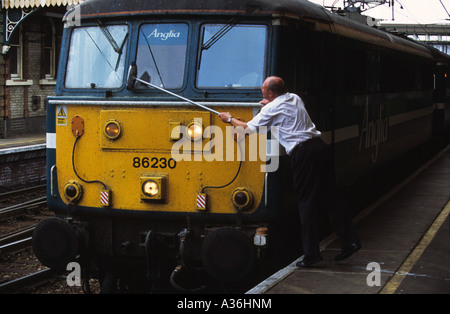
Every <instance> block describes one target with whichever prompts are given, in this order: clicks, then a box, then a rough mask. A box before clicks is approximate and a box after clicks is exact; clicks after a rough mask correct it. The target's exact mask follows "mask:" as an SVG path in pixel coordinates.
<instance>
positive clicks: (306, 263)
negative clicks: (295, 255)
mask: <svg viewBox="0 0 450 314" xmlns="http://www.w3.org/2000/svg"><path fill="white" fill-rule="evenodd" d="M321 260H322V256H320V255H317V256H308V255H303V259H302V260H301V261H300V262H297V264H296V265H297V267H300V268H305V267H310V266H311V265H313V264H315V263H317V262H320V261H321Z"/></svg>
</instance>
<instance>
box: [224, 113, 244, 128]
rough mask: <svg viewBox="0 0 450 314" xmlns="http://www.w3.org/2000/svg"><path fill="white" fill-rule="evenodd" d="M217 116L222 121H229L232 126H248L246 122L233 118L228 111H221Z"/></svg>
mask: <svg viewBox="0 0 450 314" xmlns="http://www.w3.org/2000/svg"><path fill="white" fill-rule="evenodd" d="M219 118H220V119H222V121H223V122H226V123H230V124H231V125H232V126H240V127H242V128H244V130H245V129H247V127H248V126H247V122H245V121H242V120H238V119H236V118H233V117H232V116H231V113H229V112H221V113H220V114H219Z"/></svg>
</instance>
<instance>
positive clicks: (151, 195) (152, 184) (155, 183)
mask: <svg viewBox="0 0 450 314" xmlns="http://www.w3.org/2000/svg"><path fill="white" fill-rule="evenodd" d="M166 195H167V179H166V177H165V176H164V175H161V176H158V175H156V176H146V175H144V176H142V177H141V199H142V200H155V201H165V200H166Z"/></svg>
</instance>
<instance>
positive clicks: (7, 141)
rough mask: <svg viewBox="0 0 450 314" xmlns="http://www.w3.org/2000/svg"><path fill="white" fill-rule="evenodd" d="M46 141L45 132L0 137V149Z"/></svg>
mask: <svg viewBox="0 0 450 314" xmlns="http://www.w3.org/2000/svg"><path fill="white" fill-rule="evenodd" d="M45 143H46V135H45V134H36V135H26V136H20V137H11V138H0V150H4V149H11V148H16V147H25V146H31V145H39V144H45Z"/></svg>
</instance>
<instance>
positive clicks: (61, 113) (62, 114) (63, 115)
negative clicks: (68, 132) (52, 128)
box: [58, 107, 66, 118]
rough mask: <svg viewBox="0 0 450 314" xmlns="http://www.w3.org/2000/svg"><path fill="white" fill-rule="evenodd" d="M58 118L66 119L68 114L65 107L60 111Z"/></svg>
mask: <svg viewBox="0 0 450 314" xmlns="http://www.w3.org/2000/svg"><path fill="white" fill-rule="evenodd" d="M58 117H64V118H65V117H66V113H65V112H64V108H63V107H61V109H59V112H58Z"/></svg>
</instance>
